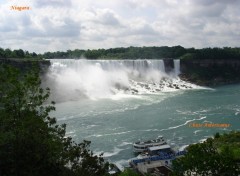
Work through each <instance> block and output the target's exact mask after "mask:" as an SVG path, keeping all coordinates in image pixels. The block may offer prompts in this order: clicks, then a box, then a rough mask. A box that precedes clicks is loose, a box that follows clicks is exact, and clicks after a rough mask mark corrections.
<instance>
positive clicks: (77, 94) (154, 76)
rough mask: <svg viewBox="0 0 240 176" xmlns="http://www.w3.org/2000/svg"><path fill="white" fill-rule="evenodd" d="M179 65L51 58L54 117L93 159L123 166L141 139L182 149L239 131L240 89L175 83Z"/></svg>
mask: <svg viewBox="0 0 240 176" xmlns="http://www.w3.org/2000/svg"><path fill="white" fill-rule="evenodd" d="M180 65H181V64H180V60H174V61H173V62H172V64H168V63H167V62H165V60H84V59H79V60H73V59H61V60H60V59H52V60H51V67H50V69H49V71H48V73H47V74H46V76H45V78H44V79H43V84H46V85H47V86H48V87H50V89H51V100H53V101H56V105H55V106H56V111H55V112H53V113H52V116H54V117H56V118H57V120H58V123H66V124H67V135H68V136H72V137H73V139H74V140H75V141H77V142H81V141H82V140H83V139H85V140H90V141H92V144H91V149H92V150H93V151H94V152H95V153H96V154H99V153H101V152H104V157H106V159H107V160H109V161H111V162H117V163H120V164H123V165H124V163H126V161H127V160H128V159H129V158H132V157H133V156H134V154H133V151H132V143H133V142H135V141H137V140H139V139H142V140H147V139H154V138H156V137H157V136H159V135H163V136H164V137H165V139H166V140H167V142H168V143H169V144H170V145H171V146H173V147H182V146H185V145H189V144H191V143H196V142H199V141H202V140H204V139H206V138H207V137H211V136H213V135H214V134H215V133H216V132H220V133H224V132H228V131H231V130H239V129H240V126H239V123H240V85H238V84H236V85H227V86H219V87H214V88H206V87H200V86H197V85H194V84H191V83H188V82H185V81H182V80H181V79H180V78H179V77H178V75H179V74H180V73H181V68H180ZM193 123H198V124H204V123H213V124H229V127H224V128H223V127H221V128H220V127H219V128H217V127H212V128H210V127H199V128H196V127H192V126H191V124H193Z"/></svg>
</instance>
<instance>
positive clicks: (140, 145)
mask: <svg viewBox="0 0 240 176" xmlns="http://www.w3.org/2000/svg"><path fill="white" fill-rule="evenodd" d="M165 144H167V143H166V141H165V139H164V138H163V136H158V137H157V138H156V139H154V140H148V141H138V142H134V143H133V151H134V152H136V153H142V152H146V151H147V150H148V147H155V146H161V145H165Z"/></svg>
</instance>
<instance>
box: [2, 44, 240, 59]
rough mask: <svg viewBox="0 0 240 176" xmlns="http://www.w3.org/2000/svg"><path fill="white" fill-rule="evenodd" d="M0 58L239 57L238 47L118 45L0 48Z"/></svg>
mask: <svg viewBox="0 0 240 176" xmlns="http://www.w3.org/2000/svg"><path fill="white" fill-rule="evenodd" d="M0 58H45V59H54V58H58V59H68V58H71V59H78V58H87V59H163V58H180V59H240V48H239V47H234V48H231V47H223V48H218V47H214V48H202V49H195V48H184V47H182V46H173V47H168V46H160V47H157V46H152V47H133V46H130V47H126V48H123V47H119V48H109V49H92V50H89V49H88V50H82V49H75V50H67V51H56V52H45V53H44V54H36V53H35V52H33V53H29V52H28V51H23V50H22V49H18V50H13V51H12V50H10V49H2V48H0Z"/></svg>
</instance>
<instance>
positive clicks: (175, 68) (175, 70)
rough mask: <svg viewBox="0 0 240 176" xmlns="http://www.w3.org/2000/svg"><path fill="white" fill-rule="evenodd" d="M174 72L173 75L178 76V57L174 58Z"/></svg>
mask: <svg viewBox="0 0 240 176" xmlns="http://www.w3.org/2000/svg"><path fill="white" fill-rule="evenodd" d="M173 63H174V73H175V76H178V75H179V74H180V60H179V59H174V60H173Z"/></svg>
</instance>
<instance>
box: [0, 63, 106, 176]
mask: <svg viewBox="0 0 240 176" xmlns="http://www.w3.org/2000/svg"><path fill="white" fill-rule="evenodd" d="M0 83H1V84H0V175H3V176H8V175H11V176H15V175H17V176H28V175H29V176H30V175H31V176H38V175H39V176H42V175H48V176H51V175H52V176H53V175H54V176H58V175H61V176H62V175H70V176H71V175H74V176H77V175H81V176H85V175H88V176H95V175H96V176H100V175H104V174H106V172H107V170H108V163H106V162H105V161H104V160H103V158H102V156H101V155H100V156H95V155H94V154H93V153H92V151H91V150H89V145H90V142H89V141H83V142H82V143H80V144H77V143H75V142H74V141H73V140H72V139H71V138H70V137H65V132H66V125H65V124H63V125H58V124H57V123H56V119H55V118H52V117H50V116H49V112H50V111H52V110H54V109H55V108H54V106H53V105H54V102H51V103H49V104H46V100H47V99H48V97H49V93H50V90H49V89H46V90H45V89H43V88H41V86H40V85H41V81H40V78H39V75H38V72H32V73H31V74H27V75H22V74H20V72H19V71H17V70H16V69H13V68H9V67H8V66H3V65H0Z"/></svg>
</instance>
